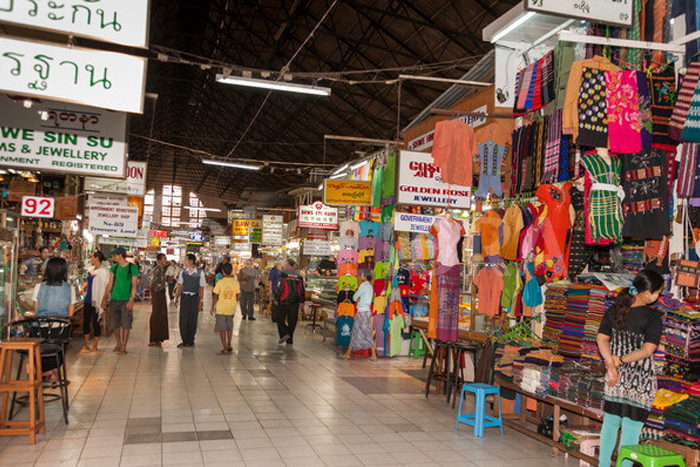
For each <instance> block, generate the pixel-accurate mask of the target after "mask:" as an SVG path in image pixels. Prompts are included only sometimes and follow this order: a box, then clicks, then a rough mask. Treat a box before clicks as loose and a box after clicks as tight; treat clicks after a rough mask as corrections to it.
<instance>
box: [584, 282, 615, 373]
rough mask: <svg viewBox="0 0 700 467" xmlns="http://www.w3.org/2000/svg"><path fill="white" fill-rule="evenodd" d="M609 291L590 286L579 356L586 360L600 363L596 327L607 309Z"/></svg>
mask: <svg viewBox="0 0 700 467" xmlns="http://www.w3.org/2000/svg"><path fill="white" fill-rule="evenodd" d="M608 295H609V293H608V292H607V289H605V288H604V287H596V286H591V293H590V301H589V306H588V314H587V315H586V324H585V326H584V331H583V333H584V338H583V344H582V346H581V357H582V358H584V359H587V360H592V361H595V362H598V363H600V361H601V358H600V353H598V343H597V342H596V337H597V336H598V329H599V328H600V322H601V321H602V320H603V315H605V311H606V310H607V308H606V307H607V305H608V303H609V299H608Z"/></svg>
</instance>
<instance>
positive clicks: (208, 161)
mask: <svg viewBox="0 0 700 467" xmlns="http://www.w3.org/2000/svg"><path fill="white" fill-rule="evenodd" d="M202 164H206V165H218V166H221V167H230V168H232V169H243V170H260V169H262V168H263V166H262V165H249V164H241V163H238V162H226V161H218V160H216V159H202Z"/></svg>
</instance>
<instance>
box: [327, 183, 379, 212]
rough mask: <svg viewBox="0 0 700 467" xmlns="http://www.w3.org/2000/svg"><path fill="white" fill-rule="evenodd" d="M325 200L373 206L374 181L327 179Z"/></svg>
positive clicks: (334, 202)
mask: <svg viewBox="0 0 700 467" xmlns="http://www.w3.org/2000/svg"><path fill="white" fill-rule="evenodd" d="M323 202H324V203H326V204H338V205H342V206H371V205H372V182H362V181H356V180H330V179H326V180H325V181H324V183H323Z"/></svg>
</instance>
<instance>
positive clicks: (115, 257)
mask: <svg viewBox="0 0 700 467" xmlns="http://www.w3.org/2000/svg"><path fill="white" fill-rule="evenodd" d="M110 255H111V256H112V261H114V263H115V264H113V265H112V267H111V268H110V269H109V273H110V275H109V282H108V283H107V289H106V290H105V294H104V297H103V298H102V308H103V309H104V308H105V307H106V306H107V297H110V298H111V300H110V302H109V316H110V317H111V321H112V328H114V338H115V339H116V340H117V345H116V346H115V347H114V351H115V352H117V353H118V354H119V355H124V354H125V353H126V343H127V342H128V341H129V331H130V330H131V324H132V323H133V321H134V297H135V296H136V287H137V284H138V280H139V270H138V268H137V267H136V265H134V264H131V263H129V262H127V261H126V250H125V249H124V248H122V247H117V248H115V249H114V250H112V252H111V253H110Z"/></svg>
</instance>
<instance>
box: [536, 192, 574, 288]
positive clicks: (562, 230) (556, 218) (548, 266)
mask: <svg viewBox="0 0 700 467" xmlns="http://www.w3.org/2000/svg"><path fill="white" fill-rule="evenodd" d="M570 188H571V184H569V183H565V184H564V185H563V186H562V187H559V186H557V185H540V187H539V188H538V189H537V193H536V196H537V197H538V198H539V200H540V201H542V202H543V203H544V204H545V205H546V206H547V216H546V218H545V226H544V230H543V235H544V263H543V264H542V267H541V268H540V271H539V272H541V273H543V274H544V276H545V278H546V280H547V282H549V281H551V280H555V279H563V278H565V277H566V274H567V272H568V258H569V255H568V252H569V239H570V234H571V213H570V211H569V207H570V205H571V197H570V196H571V195H570V194H569V190H570Z"/></svg>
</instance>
